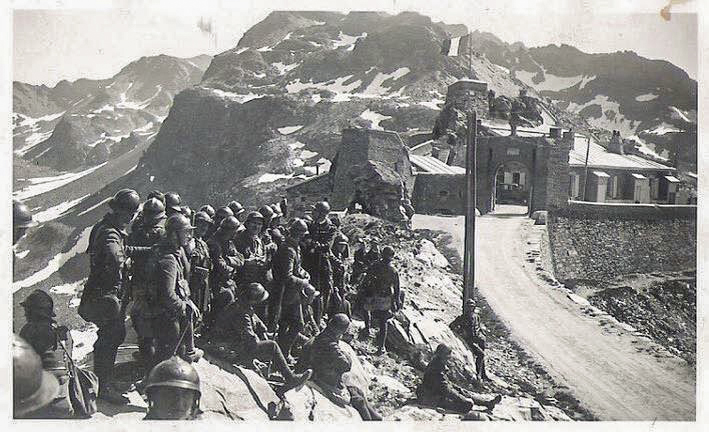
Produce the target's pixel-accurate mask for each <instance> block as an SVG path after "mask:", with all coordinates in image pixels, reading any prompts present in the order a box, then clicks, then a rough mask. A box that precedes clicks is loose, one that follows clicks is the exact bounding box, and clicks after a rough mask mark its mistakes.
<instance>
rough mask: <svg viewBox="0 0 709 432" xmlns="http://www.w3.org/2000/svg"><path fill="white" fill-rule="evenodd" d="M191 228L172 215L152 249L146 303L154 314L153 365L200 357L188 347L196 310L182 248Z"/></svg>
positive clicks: (185, 218)
mask: <svg viewBox="0 0 709 432" xmlns="http://www.w3.org/2000/svg"><path fill="white" fill-rule="evenodd" d="M193 229H194V227H193V226H192V225H191V224H190V221H189V219H187V217H186V216H185V215H183V214H174V215H172V216H170V217H169V218H168V219H167V222H165V237H164V238H163V239H162V240H161V241H160V243H158V244H157V245H156V246H155V247H154V248H153V254H152V256H151V261H150V264H149V269H150V271H151V273H152V276H153V277H152V284H153V286H152V290H151V297H152V298H151V299H150V304H151V307H152V309H153V310H154V311H155V313H154V318H153V331H154V332H155V358H154V364H157V363H159V362H162V361H164V360H167V359H169V358H170V357H172V356H173V355H175V354H179V355H180V356H183V357H185V358H186V359H189V360H190V361H196V360H197V359H199V357H201V352H199V350H196V349H195V348H194V347H193V346H189V345H190V344H189V342H190V338H191V337H192V334H191V333H192V330H193V329H192V328H191V327H192V319H191V317H192V315H193V314H195V313H199V311H198V310H197V308H196V307H195V305H194V303H192V300H191V299H190V287H189V284H188V282H187V277H188V275H189V272H190V269H189V261H188V258H187V256H186V255H185V252H184V250H183V248H184V247H186V246H188V245H189V242H190V240H191V239H192V230H193Z"/></svg>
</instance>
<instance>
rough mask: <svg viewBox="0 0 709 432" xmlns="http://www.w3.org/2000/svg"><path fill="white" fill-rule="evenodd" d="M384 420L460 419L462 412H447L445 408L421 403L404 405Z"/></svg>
mask: <svg viewBox="0 0 709 432" xmlns="http://www.w3.org/2000/svg"><path fill="white" fill-rule="evenodd" d="M384 420H394V421H459V420H460V414H453V413H447V412H445V411H443V410H438V409H434V408H431V407H424V406H421V405H404V406H402V407H401V408H398V409H397V410H395V411H394V412H393V413H391V414H389V415H388V416H386V418H385V419H384Z"/></svg>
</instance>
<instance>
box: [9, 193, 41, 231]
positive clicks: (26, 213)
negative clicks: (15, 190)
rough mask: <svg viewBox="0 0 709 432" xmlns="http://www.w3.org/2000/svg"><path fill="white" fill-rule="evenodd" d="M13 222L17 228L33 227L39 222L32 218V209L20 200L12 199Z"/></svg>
mask: <svg viewBox="0 0 709 432" xmlns="http://www.w3.org/2000/svg"><path fill="white" fill-rule="evenodd" d="M12 223H13V225H14V226H15V228H31V227H33V226H37V222H36V221H35V220H33V219H32V212H30V209H29V208H27V206H26V205H25V204H24V203H22V202H21V201H18V200H12Z"/></svg>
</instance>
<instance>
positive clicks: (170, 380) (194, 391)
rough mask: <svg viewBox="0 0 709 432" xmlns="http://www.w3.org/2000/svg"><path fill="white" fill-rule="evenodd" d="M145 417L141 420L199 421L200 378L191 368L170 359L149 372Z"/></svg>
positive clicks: (179, 361)
mask: <svg viewBox="0 0 709 432" xmlns="http://www.w3.org/2000/svg"><path fill="white" fill-rule="evenodd" d="M145 393H146V395H147V397H148V413H147V415H146V416H145V418H144V419H143V420H196V419H198V418H199V412H200V411H199V399H200V396H201V395H202V392H201V390H200V381H199V375H198V374H197V371H196V370H195V368H194V366H192V365H191V364H190V363H188V362H186V361H184V360H182V359H181V358H180V357H177V356H173V357H171V358H169V359H167V360H164V361H162V362H160V363H158V364H157V365H155V367H154V368H153V369H152V370H151V371H150V374H149V375H148V378H147V385H146V386H145Z"/></svg>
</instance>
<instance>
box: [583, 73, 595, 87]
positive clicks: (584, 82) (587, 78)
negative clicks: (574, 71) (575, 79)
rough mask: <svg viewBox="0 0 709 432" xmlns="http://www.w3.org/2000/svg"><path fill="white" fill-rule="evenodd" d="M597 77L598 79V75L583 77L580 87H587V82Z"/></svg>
mask: <svg viewBox="0 0 709 432" xmlns="http://www.w3.org/2000/svg"><path fill="white" fill-rule="evenodd" d="M595 79H596V75H593V76H590V77H589V76H585V77H583V79H582V80H581V85H580V86H579V89H582V88H584V87H586V84H588V83H590V82H591V81H593V80H595Z"/></svg>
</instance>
